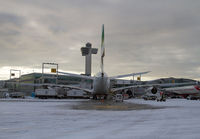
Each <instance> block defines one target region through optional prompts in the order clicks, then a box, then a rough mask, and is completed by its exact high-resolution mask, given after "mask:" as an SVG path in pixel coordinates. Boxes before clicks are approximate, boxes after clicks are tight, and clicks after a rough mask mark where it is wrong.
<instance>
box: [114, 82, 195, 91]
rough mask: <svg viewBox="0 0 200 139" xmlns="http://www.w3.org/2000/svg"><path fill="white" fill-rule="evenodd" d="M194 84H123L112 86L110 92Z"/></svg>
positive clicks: (190, 83)
mask: <svg viewBox="0 0 200 139" xmlns="http://www.w3.org/2000/svg"><path fill="white" fill-rule="evenodd" d="M192 84H193V85H195V84H196V83H195V82H188V83H166V84H145V85H132V86H124V87H119V88H112V89H111V92H117V91H120V90H125V89H132V88H139V87H157V88H166V87H168V88H169V87H171V88H173V87H176V86H180V85H181V86H188V85H192Z"/></svg>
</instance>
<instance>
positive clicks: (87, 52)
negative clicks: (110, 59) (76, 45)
mask: <svg viewBox="0 0 200 139" xmlns="http://www.w3.org/2000/svg"><path fill="white" fill-rule="evenodd" d="M97 52H98V49H97V48H92V44H91V43H89V42H88V43H86V46H85V47H82V48H81V53H82V56H85V75H87V76H91V66H92V54H97Z"/></svg>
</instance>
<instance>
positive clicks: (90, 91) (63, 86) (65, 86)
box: [6, 82, 93, 93]
mask: <svg viewBox="0 0 200 139" xmlns="http://www.w3.org/2000/svg"><path fill="white" fill-rule="evenodd" d="M6 83H7V84H16V85H26V86H36V87H40V86H50V87H61V88H69V89H77V90H82V91H84V92H87V93H92V92H93V90H92V89H86V88H81V87H77V86H74V85H61V84H47V83H44V84H34V83H19V82H6Z"/></svg>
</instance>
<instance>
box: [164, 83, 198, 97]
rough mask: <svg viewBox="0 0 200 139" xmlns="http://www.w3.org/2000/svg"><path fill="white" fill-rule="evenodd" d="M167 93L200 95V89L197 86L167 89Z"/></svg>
mask: <svg viewBox="0 0 200 139" xmlns="http://www.w3.org/2000/svg"><path fill="white" fill-rule="evenodd" d="M166 91H169V92H174V93H177V94H180V95H186V94H187V95H190V94H200V88H199V86H197V85H191V86H183V87H172V88H166Z"/></svg>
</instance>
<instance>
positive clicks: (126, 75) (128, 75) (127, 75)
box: [110, 71, 150, 79]
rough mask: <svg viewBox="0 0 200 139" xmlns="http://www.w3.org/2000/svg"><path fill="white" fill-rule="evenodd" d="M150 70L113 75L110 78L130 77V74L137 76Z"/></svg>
mask: <svg viewBox="0 0 200 139" xmlns="http://www.w3.org/2000/svg"><path fill="white" fill-rule="evenodd" d="M149 72H150V71H146V72H138V73H131V74H124V75H118V76H111V77H110V79H115V78H124V77H130V76H135V75H142V74H147V73H149Z"/></svg>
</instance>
